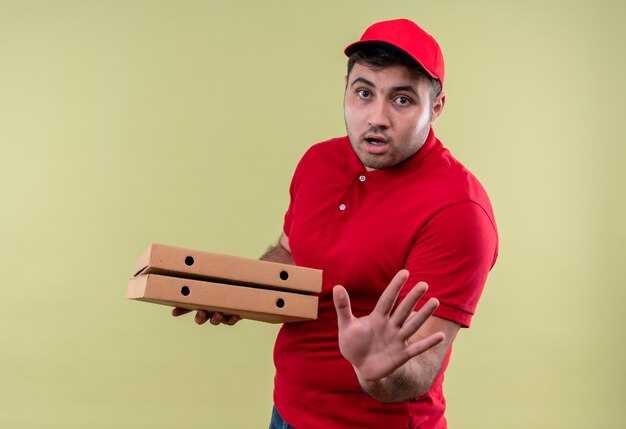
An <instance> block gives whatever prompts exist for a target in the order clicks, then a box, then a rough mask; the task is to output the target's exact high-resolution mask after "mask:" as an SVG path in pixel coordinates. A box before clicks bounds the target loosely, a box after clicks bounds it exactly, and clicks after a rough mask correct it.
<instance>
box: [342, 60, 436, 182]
mask: <svg viewBox="0 0 626 429" xmlns="http://www.w3.org/2000/svg"><path fill="white" fill-rule="evenodd" d="M430 89H431V87H430V83H429V82H428V80H427V79H425V78H416V77H414V76H412V74H411V73H410V71H409V70H408V69H407V68H406V67H403V66H394V67H387V68H383V69H379V70H375V69H372V68H370V67H367V66H366V65H363V64H359V63H357V64H355V65H354V67H353V68H352V70H351V72H350V75H349V76H348V77H347V78H346V93H345V95H344V117H345V121H346V129H347V132H348V137H349V138H350V143H351V144H352V148H353V149H354V151H355V152H356V154H357V156H358V157H359V159H360V160H361V162H362V163H363V165H365V167H366V169H367V170H368V171H372V170H379V169H382V168H391V167H393V166H395V165H397V164H399V163H400V162H402V161H404V160H405V159H407V158H409V157H411V156H412V155H413V154H415V153H416V152H417V151H418V150H419V149H420V148H421V147H422V145H423V144H424V141H425V140H426V137H427V135H428V131H429V129H430V126H431V125H432V124H433V123H434V122H435V120H436V119H437V117H438V116H439V114H440V113H441V110H442V109H443V104H444V101H443V93H442V94H440V95H439V96H438V97H437V99H436V100H435V102H434V103H433V105H432V106H431V102H430Z"/></svg>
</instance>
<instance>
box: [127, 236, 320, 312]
mask: <svg viewBox="0 0 626 429" xmlns="http://www.w3.org/2000/svg"><path fill="white" fill-rule="evenodd" d="M321 289H322V271H321V270H315V269H311V268H304V267H298V266H295V265H288V264H279V263H275V262H267V261H260V260H256V259H248V258H242V257H238V256H230V255H223V254H218V253H209V252H204V251H200V250H191V249H184V248H180V247H173V246H166V245H163V244H152V245H151V246H150V247H148V249H146V250H145V251H144V252H143V253H142V254H141V256H140V257H139V259H138V260H137V264H136V266H135V274H134V276H133V277H131V279H130V280H129V281H128V289H127V295H126V296H127V298H129V299H134V300H139V301H146V302H151V303H155V304H163V305H169V306H173V307H180V308H185V309H188V310H200V309H201V310H206V311H208V312H216V311H219V312H222V313H224V314H228V315H232V314H235V315H238V316H240V317H241V318H243V319H252V320H259V321H262V322H269V323H286V322H301V321H307V320H314V319H316V318H317V306H318V297H317V296H316V295H315V294H316V293H319V292H320V291H321Z"/></svg>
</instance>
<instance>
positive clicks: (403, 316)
mask: <svg viewBox="0 0 626 429" xmlns="http://www.w3.org/2000/svg"><path fill="white" fill-rule="evenodd" d="M427 289H428V284H426V283H425V282H419V283H418V284H416V285H415V286H414V287H413V289H411V290H410V291H409V293H408V294H407V295H406V297H405V298H404V300H403V301H402V302H401V303H400V304H399V305H398V308H396V310H395V311H394V312H393V314H392V315H391V321H392V322H393V323H395V325H396V326H402V325H403V324H404V322H406V320H407V319H408V318H409V316H410V315H411V314H413V309H414V308H415V305H417V302H418V301H419V300H420V298H421V297H422V295H424V293H425V292H426V290H427Z"/></svg>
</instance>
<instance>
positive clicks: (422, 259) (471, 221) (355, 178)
mask: <svg viewBox="0 0 626 429" xmlns="http://www.w3.org/2000/svg"><path fill="white" fill-rule="evenodd" d="M290 196H291V202H290V205H289V209H288V210H287V213H286V215H285V223H284V232H285V234H286V235H287V236H288V237H289V245H290V247H291V253H292V256H293V259H294V261H295V263H296V264H297V265H300V266H305V267H312V268H318V269H322V270H323V271H324V274H323V289H322V292H321V294H320V304H319V317H318V319H317V320H315V321H311V322H303V323H290V324H285V325H283V327H282V328H281V330H280V332H279V334H278V338H277V340H276V345H275V349H274V363H275V366H276V377H275V389H274V401H275V404H276V408H277V410H278V412H279V413H280V414H281V416H282V417H283V418H284V419H285V420H286V421H287V422H288V423H289V424H290V425H292V426H295V427H296V428H298V429H320V428H324V429H327V428H341V429H347V428H360V429H362V428H376V429H379V428H382V427H385V428H389V429H392V428H417V427H419V428H445V427H446V421H445V418H444V416H443V413H444V410H445V399H444V397H443V391H442V383H443V373H444V371H445V369H446V367H447V364H448V360H449V357H450V355H449V354H448V356H447V357H446V359H445V361H444V364H443V367H442V370H441V372H440V374H439V375H438V376H437V378H436V380H435V382H434V383H433V385H432V388H431V390H430V391H429V392H428V393H427V394H426V395H423V396H421V397H420V398H416V399H415V400H413V401H408V402H403V403H398V404H383V403H381V402H379V401H377V400H375V399H373V398H371V397H370V396H368V395H367V394H365V393H363V392H362V390H361V388H360V386H359V383H358V381H357V378H356V375H355V373H354V370H353V369H352V366H351V365H350V363H349V362H348V361H346V360H345V359H344V358H343V356H342V355H341V353H340V352H339V346H338V343H337V315H336V313H335V309H334V306H333V301H332V288H333V286H334V285H336V284H341V285H343V286H345V288H346V289H347V290H348V293H349V294H350V300H351V303H352V311H353V313H354V314H355V316H362V315H366V314H369V313H370V312H371V311H372V309H373V308H374V306H375V304H376V302H377V300H378V298H379V297H380V295H381V293H382V292H383V290H384V288H385V287H386V286H387V285H388V283H389V281H390V280H391V279H392V278H393V276H394V275H395V274H396V272H398V271H399V270H400V269H401V268H407V269H408V270H409V272H410V277H409V280H408V282H407V284H406V286H405V288H404V290H403V291H402V293H401V297H400V299H402V298H403V297H404V296H405V295H406V293H407V292H408V291H409V290H410V288H411V287H413V286H414V285H415V284H416V283H417V282H418V281H421V280H423V281H426V282H428V284H429V289H428V292H427V293H426V295H425V296H424V298H423V300H422V301H421V303H420V304H418V306H419V305H421V304H423V302H425V300H426V299H428V298H429V297H431V296H434V297H436V298H438V299H439V301H440V306H439V308H438V309H437V311H436V312H435V315H436V316H439V317H442V318H445V319H449V320H452V321H454V322H457V323H459V324H461V325H462V326H464V327H469V325H470V322H471V318H472V315H473V314H474V310H475V309H476V305H477V303H478V299H479V298H480V295H481V292H482V290H483V286H484V284H485V280H486V278H487V274H488V272H489V270H490V269H491V267H492V266H493V264H494V263H495V260H496V256H497V248H498V246H497V232H496V226H495V222H494V217H493V212H492V209H491V204H490V203H489V199H488V197H487V194H486V192H485V190H484V189H483V187H482V186H481V185H480V183H479V182H478V180H477V179H476V178H475V177H474V176H473V175H472V174H471V173H470V172H469V171H468V170H467V169H466V168H465V167H463V165H461V164H460V163H459V162H458V161H457V160H456V159H454V158H453V157H452V155H451V154H450V152H449V151H448V150H447V149H445V148H444V147H443V145H442V144H441V142H440V141H439V140H437V139H436V138H435V136H434V133H433V131H432V130H431V131H430V133H429V135H428V137H427V139H426V142H425V144H424V146H423V147H422V148H421V149H420V150H419V151H418V152H417V153H416V154H415V155H414V156H412V157H411V158H409V159H408V160H406V161H404V162H403V163H401V164H399V165H398V166H396V167H394V168H391V169H386V170H377V171H372V172H367V171H366V170H365V168H364V166H363V164H362V163H361V162H360V160H359V159H358V157H357V156H356V154H355V153H354V151H353V149H352V147H351V146H350V142H349V140H348V138H347V137H342V138H338V139H333V140H329V141H326V142H323V143H320V144H317V145H315V146H313V147H312V148H311V149H309V151H308V152H307V153H306V154H305V155H304V156H303V158H302V159H301V161H300V163H299V164H298V167H297V168H296V171H295V173H294V176H293V180H292V183H291V187H290Z"/></svg>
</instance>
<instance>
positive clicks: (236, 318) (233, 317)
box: [222, 314, 241, 326]
mask: <svg viewBox="0 0 626 429" xmlns="http://www.w3.org/2000/svg"><path fill="white" fill-rule="evenodd" d="M240 320H241V317H239V316H237V315H236V314H233V315H231V316H224V320H222V323H223V324H225V325H229V326H232V325H234V324H235V323H237V322H239V321H240Z"/></svg>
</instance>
